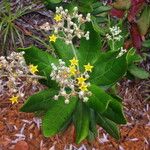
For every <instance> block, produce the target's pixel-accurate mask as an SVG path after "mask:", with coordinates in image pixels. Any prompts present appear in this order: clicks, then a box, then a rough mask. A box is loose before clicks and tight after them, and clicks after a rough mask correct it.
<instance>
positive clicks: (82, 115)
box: [74, 101, 90, 144]
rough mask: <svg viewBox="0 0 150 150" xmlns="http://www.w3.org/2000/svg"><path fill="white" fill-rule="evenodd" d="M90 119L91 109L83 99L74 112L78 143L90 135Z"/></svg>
mask: <svg viewBox="0 0 150 150" xmlns="http://www.w3.org/2000/svg"><path fill="white" fill-rule="evenodd" d="M89 121H90V120H89V109H88V108H87V106H86V105H85V104H84V103H83V102H82V101H79V102H78V105H77V107H76V110H75V114H74V124H75V129H76V143H77V144H79V143H80V142H82V141H83V140H84V139H85V138H86V137H87V136H88V133H89Z"/></svg>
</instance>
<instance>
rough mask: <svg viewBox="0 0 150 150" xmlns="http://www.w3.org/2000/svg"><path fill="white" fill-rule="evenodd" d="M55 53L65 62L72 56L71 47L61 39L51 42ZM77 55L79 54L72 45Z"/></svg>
mask: <svg viewBox="0 0 150 150" xmlns="http://www.w3.org/2000/svg"><path fill="white" fill-rule="evenodd" d="M53 45H54V48H55V51H56V53H57V54H58V56H59V58H60V59H63V60H64V61H65V62H66V63H68V62H69V60H70V59H72V58H73V57H74V53H73V49H72V46H71V45H67V44H66V43H65V42H64V41H63V40H61V39H57V41H56V42H55V43H53ZM74 49H75V51H76V54H77V56H78V55H79V53H78V51H77V49H76V48H75V47H74Z"/></svg>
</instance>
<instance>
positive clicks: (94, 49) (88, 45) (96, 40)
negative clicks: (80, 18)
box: [79, 24, 101, 66]
mask: <svg viewBox="0 0 150 150" xmlns="http://www.w3.org/2000/svg"><path fill="white" fill-rule="evenodd" d="M86 30H87V31H89V32H90V40H86V39H85V38H82V39H81V42H80V47H79V52H80V57H79V60H80V62H81V66H83V65H86V64H87V63H88V62H90V63H91V64H93V63H94V62H95V61H96V60H97V58H98V55H99V54H100V46H101V42H100V36H99V34H98V33H97V32H96V31H95V30H94V29H93V27H92V24H88V25H87V28H86Z"/></svg>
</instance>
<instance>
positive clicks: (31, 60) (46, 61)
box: [18, 46, 58, 77]
mask: <svg viewBox="0 0 150 150" xmlns="http://www.w3.org/2000/svg"><path fill="white" fill-rule="evenodd" d="M18 50H19V51H24V52H25V54H24V57H25V60H26V62H27V64H33V65H37V66H38V70H39V74H40V75H42V76H46V77H49V75H50V72H51V63H57V62H58V60H57V59H56V58H54V57H52V56H51V55H50V54H49V53H47V52H44V51H42V50H40V49H38V48H37V47H35V46H31V47H27V48H20V49H18Z"/></svg>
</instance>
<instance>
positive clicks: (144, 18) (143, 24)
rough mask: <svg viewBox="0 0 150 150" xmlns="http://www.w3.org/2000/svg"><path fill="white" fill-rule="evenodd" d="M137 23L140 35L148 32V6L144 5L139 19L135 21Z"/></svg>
mask: <svg viewBox="0 0 150 150" xmlns="http://www.w3.org/2000/svg"><path fill="white" fill-rule="evenodd" d="M137 25H138V27H139V30H140V32H141V34H142V35H145V34H146V33H147V32H148V29H149V27H150V6H149V5H146V6H145V7H144V10H143V13H142V15H141V17H140V19H139V20H138V21H137Z"/></svg>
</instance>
